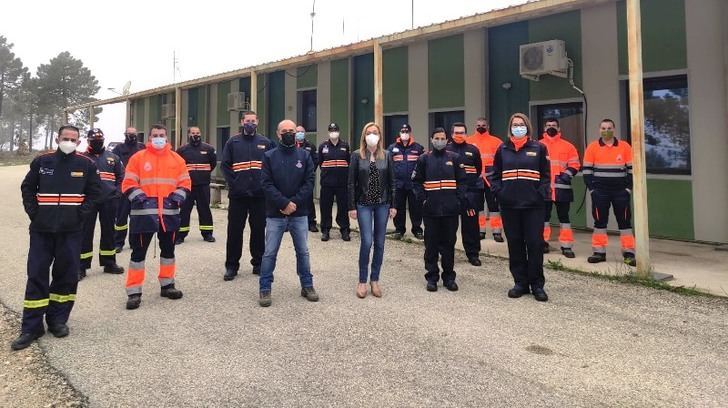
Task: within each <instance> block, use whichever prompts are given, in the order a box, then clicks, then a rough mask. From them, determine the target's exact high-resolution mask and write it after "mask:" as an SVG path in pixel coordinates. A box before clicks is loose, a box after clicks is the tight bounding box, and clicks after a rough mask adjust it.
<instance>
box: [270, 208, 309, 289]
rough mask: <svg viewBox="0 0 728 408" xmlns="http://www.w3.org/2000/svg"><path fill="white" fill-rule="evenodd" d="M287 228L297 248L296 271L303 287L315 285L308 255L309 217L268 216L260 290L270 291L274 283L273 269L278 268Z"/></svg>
mask: <svg viewBox="0 0 728 408" xmlns="http://www.w3.org/2000/svg"><path fill="white" fill-rule="evenodd" d="M286 228H288V231H289V232H290V233H291V237H292V238H293V246H294V248H296V272H297V273H298V278H299V279H300V280H301V287H302V288H312V287H313V275H311V263H310V262H309V257H308V217H305V216H304V217H283V218H270V217H269V218H266V224H265V253H264V254H263V260H262V262H261V264H260V291H261V292H263V291H270V290H271V285H272V284H273V271H274V270H275V269H276V258H277V257H278V249H280V247H281V240H282V239H283V233H285V232H286Z"/></svg>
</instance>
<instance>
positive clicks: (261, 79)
mask: <svg viewBox="0 0 728 408" xmlns="http://www.w3.org/2000/svg"><path fill="white" fill-rule="evenodd" d="M267 81H268V75H266V74H260V75H258V90H257V92H258V104H257V107H256V109H255V113H257V114H258V126H259V127H260V128H261V129H268V116H267V113H268V109H267V108H268V106H267V105H268V102H267V100H266V89H267V85H268V82H267Z"/></svg>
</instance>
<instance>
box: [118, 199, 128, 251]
mask: <svg viewBox="0 0 728 408" xmlns="http://www.w3.org/2000/svg"><path fill="white" fill-rule="evenodd" d="M129 212H131V202H129V200H128V199H127V198H126V197H123V196H122V197H121V198H120V199H119V205H118V206H117V207H116V223H114V245H116V246H117V247H122V246H124V242H126V233H127V232H128V231H129Z"/></svg>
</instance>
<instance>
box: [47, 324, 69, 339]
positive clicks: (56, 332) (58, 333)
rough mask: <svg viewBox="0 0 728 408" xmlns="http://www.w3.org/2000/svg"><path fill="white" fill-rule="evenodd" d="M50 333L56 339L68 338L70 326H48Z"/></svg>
mask: <svg viewBox="0 0 728 408" xmlns="http://www.w3.org/2000/svg"><path fill="white" fill-rule="evenodd" d="M48 331H49V332H51V334H52V335H53V336H54V337H59V338H60V337H66V336H68V332H69V330H68V325H66V324H65V323H61V324H54V325H52V326H51V325H48Z"/></svg>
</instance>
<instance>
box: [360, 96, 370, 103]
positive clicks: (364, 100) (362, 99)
mask: <svg viewBox="0 0 728 408" xmlns="http://www.w3.org/2000/svg"><path fill="white" fill-rule="evenodd" d="M361 103H362V105H366V104H368V103H369V98H366V97H364V98H361Z"/></svg>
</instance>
